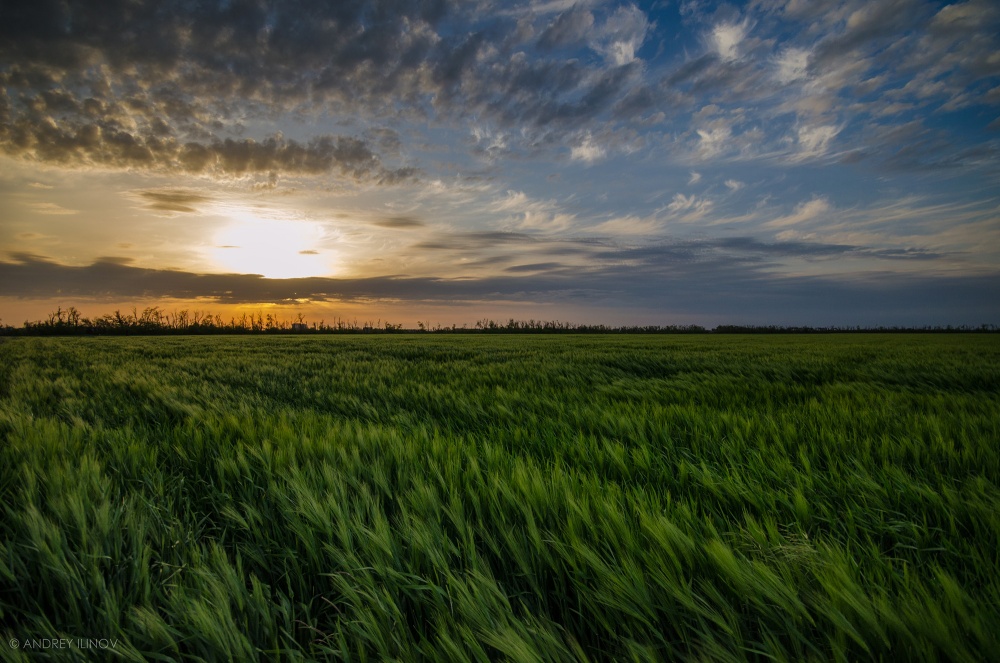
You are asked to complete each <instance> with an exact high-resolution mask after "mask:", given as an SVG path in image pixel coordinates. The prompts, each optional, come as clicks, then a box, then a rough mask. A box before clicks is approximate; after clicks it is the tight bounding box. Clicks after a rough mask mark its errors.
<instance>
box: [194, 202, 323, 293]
mask: <svg viewBox="0 0 1000 663" xmlns="http://www.w3.org/2000/svg"><path fill="white" fill-rule="evenodd" d="M325 235H326V233H325V231H324V229H323V227H322V226H321V225H320V224H318V223H315V222H311V221H291V220H288V219H265V218H260V217H256V216H253V215H245V216H239V217H236V218H233V220H232V222H230V223H229V224H227V225H225V226H223V227H222V228H220V229H219V230H218V231H217V232H216V233H215V234H214V235H213V237H212V247H211V249H210V250H209V256H208V259H209V261H210V263H211V265H212V267H213V268H215V269H218V270H221V271H224V272H230V273H237V274H260V275H261V276H264V277H266V278H270V279H291V278H303V277H310V276H331V275H333V273H334V272H335V269H334V258H335V256H334V252H333V251H331V250H330V249H327V248H323V246H322V244H323V240H324V239H325Z"/></svg>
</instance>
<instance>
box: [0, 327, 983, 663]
mask: <svg viewBox="0 0 1000 663" xmlns="http://www.w3.org/2000/svg"><path fill="white" fill-rule="evenodd" d="M998 412H1000V338H998V337H996V336H990V335H971V334H966V335H953V336H952V335H949V336H916V335H833V336H777V337H776V336H770V337H769V336H754V337H739V336H724V337H723V336H697V337H681V336H654V337H649V336H600V337H595V336H560V337H552V336H490V337H482V336H461V337H441V336H419V335H408V336H380V337H364V336H353V337H322V338H315V337H310V338H304V337H291V336H287V337H226V338H202V337H182V338H176V337H174V338H124V339H122V338H77V339H34V338H24V339H10V340H3V341H0V436H2V443H0V505H2V506H0V509H2V511H0V514H2V517H0V624H2V629H0V630H2V633H3V637H4V641H3V642H2V643H0V647H2V648H4V649H5V651H4V655H5V656H6V657H8V658H11V659H13V660H18V657H21V658H20V660H35V658H37V656H38V654H40V653H42V652H31V651H26V650H24V649H11V648H9V646H8V643H9V642H10V641H11V640H12V639H19V640H20V641H24V640H25V639H30V638H66V639H75V640H77V641H79V639H81V638H84V639H86V638H90V639H98V638H104V639H109V640H115V641H117V644H116V646H115V648H114V652H115V653H116V654H117V655H118V656H120V657H121V658H122V659H124V660H137V661H138V660H162V661H182V660H183V661H188V660H207V661H211V660H258V659H259V660H288V661H298V660H303V661H304V660H315V659H321V660H336V659H349V660H405V661H409V660H447V661H463V660H517V661H535V660H566V661H570V660H595V661H596V660H650V661H654V660H676V659H689V658H693V659H698V660H746V659H753V660H758V659H760V660H763V659H775V660H795V661H798V660H810V659H812V660H824V661H825V660H831V659H839V660H867V659H876V660H878V659H881V660H956V661H977V660H988V659H992V658H995V657H996V655H997V652H1000V640H998V633H1000V573H998V570H1000V553H998V551H1000V489H998V484H1000V449H998V441H1000V415H998ZM45 653H47V654H48V655H50V656H53V657H56V656H65V657H66V658H71V657H72V656H78V657H79V658H80V660H86V659H87V658H88V657H91V658H92V657H93V652H90V653H88V652H85V651H82V650H76V651H73V650H64V651H60V652H55V651H47V652H45Z"/></svg>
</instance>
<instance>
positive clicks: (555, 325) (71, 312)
mask: <svg viewBox="0 0 1000 663" xmlns="http://www.w3.org/2000/svg"><path fill="white" fill-rule="evenodd" d="M998 331H1000V326H997V325H994V324H982V325H979V326H970V325H959V326H953V325H947V326H945V327H940V326H924V327H899V326H891V327H886V326H877V327H862V326H853V327H837V326H833V327H802V326H792V327H786V326H779V325H719V326H717V327H715V328H714V329H707V328H705V327H702V326H701V325H631V326H630V325H622V326H612V325H580V324H573V323H570V322H561V321H559V320H534V319H532V320H515V319H514V318H510V319H509V320H507V321H506V322H504V321H497V320H492V319H490V318H483V319H482V320H478V321H477V322H476V323H475V325H474V326H472V327H469V326H468V325H462V326H461V327H459V326H457V325H451V326H450V327H449V326H442V325H440V324H438V325H431V323H430V322H417V326H416V328H405V329H404V328H403V325H401V324H394V323H391V322H389V321H384V322H383V321H382V320H381V319H378V320H376V321H370V320H369V321H364V322H358V320H357V319H353V320H345V319H342V318H336V319H334V321H333V322H332V323H327V322H326V320H321V321H319V322H312V323H307V322H306V321H305V317H304V315H303V314H301V313H300V314H298V316H297V317H296V318H295V319H294V320H288V319H284V318H279V317H278V316H277V315H273V314H271V313H263V312H260V311H258V312H256V313H243V314H241V315H240V316H239V317H236V316H232V317H230V319H229V321H228V322H227V321H226V320H224V319H223V318H222V316H220V315H213V314H211V313H203V312H201V311H194V312H191V311H188V310H187V309H184V310H181V311H175V312H167V311H164V310H162V309H160V308H159V307H156V306H153V307H148V308H145V309H143V310H142V311H141V312H140V311H138V310H137V309H135V308H133V309H132V310H131V311H130V312H125V313H122V312H121V311H120V310H116V311H115V312H114V313H109V314H105V315H101V316H98V317H96V318H85V317H83V316H82V315H81V314H80V312H79V311H78V310H77V309H76V308H75V307H73V306H71V307H69V308H68V309H66V310H63V309H62V308H61V307H60V308H58V309H57V310H56V311H55V312H53V313H50V314H49V316H48V317H47V318H46V319H45V320H37V321H35V322H28V321H25V323H24V325H23V326H22V327H13V326H10V325H4V326H0V336H85V335H120V336H128V335H134V336H149V335H171V334H359V333H366V334H372V333H376V334H386V333H409V334H421V333H434V334H448V333H454V334H559V333H563V334H565V333H571V334H830V333H837V334H843V333H963V332H964V333H968V332H990V333H995V332H998Z"/></svg>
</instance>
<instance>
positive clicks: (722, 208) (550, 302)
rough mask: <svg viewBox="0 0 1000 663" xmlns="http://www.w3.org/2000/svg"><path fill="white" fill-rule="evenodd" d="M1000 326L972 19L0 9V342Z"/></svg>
mask: <svg viewBox="0 0 1000 663" xmlns="http://www.w3.org/2000/svg"><path fill="white" fill-rule="evenodd" d="M59 305H61V306H64V307H65V306H68V305H76V306H77V307H78V308H81V309H83V310H84V312H85V313H91V314H98V313H103V312H107V311H109V310H112V309H113V308H116V307H131V306H138V307H139V308H140V309H141V308H142V307H144V306H151V305H158V306H161V307H164V308H167V309H168V310H175V309H181V308H190V309H200V310H205V311H213V312H221V313H227V312H232V311H236V310H239V309H241V308H242V309H246V310H265V311H277V312H280V313H281V314H287V315H289V316H291V315H292V314H293V313H294V312H298V311H302V312H304V313H306V315H307V317H309V318H310V319H312V320H318V319H319V318H325V319H326V320H328V321H329V320H332V319H333V318H334V317H336V316H338V315H340V316H344V317H348V318H355V317H356V318H358V319H359V320H361V319H364V320H367V319H372V320H374V319H376V318H381V319H382V320H385V319H391V320H393V321H399V322H403V323H407V324H413V322H414V321H416V320H430V321H432V322H434V323H442V324H451V323H457V324H459V325H461V324H462V323H463V322H467V323H472V322H474V321H475V320H477V319H479V318H481V317H484V316H489V317H495V318H504V319H506V318H507V317H517V318H524V319H527V318H535V319H539V318H543V319H553V318H559V319H562V320H572V321H574V322H605V323H612V324H615V323H617V324H624V323H636V322H641V323H657V324H671V323H701V324H706V325H709V326H712V325H714V324H718V323H724V322H735V323H776V324H802V323H804V324H817V325H822V324H908V325H909V324H949V323H954V324H980V323H984V322H986V323H1000V5H997V4H996V3H995V2H994V1H993V0H967V1H965V2H955V3H945V2H928V1H925V0H874V1H872V0H757V1H755V2H750V3H747V4H721V3H710V2H702V1H697V0H690V1H682V2H676V1H664V2H654V3H640V4H630V3H618V2H598V1H585V0H584V1H581V2H573V1H572V0H539V1H526V2H500V1H491V0H468V1H465V0H429V1H421V0H387V1H384V2H351V1H344V2H328V1H325V0H286V1H281V2H278V1H277V0H273V1H270V2H269V1H266V0H229V1H227V0H203V1H199V2H191V1H171V0H156V1H154V0H109V1H107V2H100V3H95V2H91V1H88V0H62V1H59V0H31V1H16V0H15V1H13V2H4V3H3V4H2V5H0V321H2V322H3V323H4V324H16V325H19V324H20V323H21V322H23V320H24V319H25V318H32V319H34V318H37V317H41V316H42V315H43V314H44V313H46V312H47V311H49V310H51V309H54V308H55V306H59Z"/></svg>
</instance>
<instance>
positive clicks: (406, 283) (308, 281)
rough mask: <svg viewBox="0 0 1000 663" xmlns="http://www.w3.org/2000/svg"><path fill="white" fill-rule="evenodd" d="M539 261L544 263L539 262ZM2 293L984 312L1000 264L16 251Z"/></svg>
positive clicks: (754, 315) (951, 315)
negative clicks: (215, 258) (271, 274)
mask: <svg viewBox="0 0 1000 663" xmlns="http://www.w3.org/2000/svg"><path fill="white" fill-rule="evenodd" d="M533 267H534V268H536V269H538V268H539V266H538V265H535V266H533ZM0 296H4V297H22V298H52V297H74V298H78V299H79V298H85V299H88V300H102V299H106V300H121V299H122V298H153V297H171V298H180V299H189V298H195V297H197V298H200V301H202V302H204V303H205V304H206V305H210V303H212V302H215V303H219V304H248V305H250V304H261V303H266V302H276V303H281V302H290V301H301V300H303V299H309V300H313V301H345V300H349V301H371V300H379V299H392V300H395V301H399V300H403V301H404V302H405V301H408V302H414V303H416V302H421V303H458V302H484V301H495V300H497V299H504V300H514V301H517V300H523V301H533V302H548V303H553V304H558V303H587V304H592V305H605V306H610V307H623V308H627V307H629V306H636V305H639V306H642V307H643V308H644V309H647V310H650V309H655V308H659V309H660V310H662V311H664V315H665V316H666V317H669V316H670V315H676V314H689V315H702V316H710V317H712V318H715V319H718V318H720V317H721V316H722V315H725V316H727V320H729V321H733V322H766V323H771V324H774V323H778V324H790V323H791V324H794V323H800V324H801V323H802V322H803V321H807V322H809V323H810V324H834V323H835V324H942V323H943V324H953V323H956V321H960V322H963V323H968V324H978V323H980V322H983V321H988V320H995V319H996V318H997V315H998V314H1000V303H998V302H1000V273H993V274H984V275H981V276H963V277H929V276H928V277H914V276H906V275H900V274H894V273H891V272H885V273H879V272H869V273H864V274H855V275H854V276H852V277H851V278H850V279H836V278H831V277H825V278H822V277H794V278H790V277H783V276H780V275H775V274H773V273H769V272H768V271H766V270H764V269H762V268H760V267H759V266H754V265H741V264H739V263H733V262H731V261H726V260H722V259H720V260H715V261H703V262H698V263H694V264H684V263H675V264H672V265H669V266H666V268H664V269H661V270H658V271H655V272H651V273H645V274H643V275H642V277H641V278H640V277H637V274H636V272H635V270H634V269H632V268H627V267H623V266H614V265H612V266H606V267H602V268H598V269H579V268H577V269H572V268H566V267H562V268H559V269H557V270H556V271H544V270H542V271H540V272H539V273H535V274H532V275H517V276H498V277H487V278H480V279H470V278H464V279H435V278H397V277H379V278H366V279H332V278H300V279H265V278H262V277H260V276H256V275H246V274H213V275H206V274H192V273H189V272H181V271H172V270H152V269H142V268H138V267H134V266H130V265H128V264H124V263H123V261H122V260H121V259H118V258H111V259H105V260H102V261H98V262H95V263H93V264H91V265H87V266H82V267H71V266H65V265H60V264H57V263H54V262H50V261H47V260H45V259H44V258H42V257H41V256H33V255H26V254H19V255H18V256H16V257H14V256H12V257H11V261H9V262H3V261H0Z"/></svg>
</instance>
